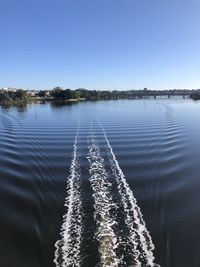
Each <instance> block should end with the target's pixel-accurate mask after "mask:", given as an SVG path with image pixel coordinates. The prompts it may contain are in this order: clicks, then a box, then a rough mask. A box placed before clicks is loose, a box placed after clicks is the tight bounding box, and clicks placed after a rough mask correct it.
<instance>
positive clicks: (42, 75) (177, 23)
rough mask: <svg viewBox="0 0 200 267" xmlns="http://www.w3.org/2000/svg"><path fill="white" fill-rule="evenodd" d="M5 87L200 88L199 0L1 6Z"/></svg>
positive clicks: (14, 1) (0, 67)
mask: <svg viewBox="0 0 200 267" xmlns="http://www.w3.org/2000/svg"><path fill="white" fill-rule="evenodd" d="M0 11H1V12H0V13H1V15H0V87H7V86H10V87H21V88H24V89H26V88H30V89H34V88H35V89H46V88H53V87H55V86H62V87H64V88H71V89H75V88H78V87H84V88H88V89H110V90H113V89H114V88H115V89H117V90H119V89H134V88H135V89H138V88H143V87H148V88H149V89H168V88H200V0H0Z"/></svg>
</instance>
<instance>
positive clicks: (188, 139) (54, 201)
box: [0, 99, 200, 267]
mask: <svg viewBox="0 0 200 267" xmlns="http://www.w3.org/2000/svg"><path fill="white" fill-rule="evenodd" d="M199 116H200V102H195V101H192V100H190V99H143V100H117V101H99V102H81V103H75V104H68V105H60V104H55V103H53V102H49V103H45V104H42V103H41V104H40V103H37V104H35V103H33V104H28V105H27V106H26V107H21V108H17V107H10V108H3V107H1V108H0V151H1V153H0V231H1V233H0V266H2V267H63V266H77V267H79V266H80V267H95V266H101V267H115V266H116V267H117V266H119V267H123V266H127V267H128V266H135V267H150V266H152V267H158V266H162V267H199V266H200V253H199V248H200V230H199V225H200V194H199V189H200V139H199V136H200V124H199Z"/></svg>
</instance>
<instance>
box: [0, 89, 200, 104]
mask: <svg viewBox="0 0 200 267" xmlns="http://www.w3.org/2000/svg"><path fill="white" fill-rule="evenodd" d="M174 96H180V97H183V98H191V99H193V100H199V99H200V90H199V89H198V90H175V89H174V90H147V88H144V90H129V91H116V90H114V91H96V90H86V89H76V90H71V89H65V90H64V89H62V88H60V87H56V88H54V89H52V90H50V91H47V90H43V91H25V90H22V89H15V90H14V89H12V90H10V91H5V90H0V105H1V106H15V105H23V104H27V103H30V102H36V101H62V102H63V103H75V102H80V101H86V100H88V101H99V100H122V99H127V100H131V99H148V98H154V99H156V98H157V97H166V98H169V99H170V98H171V97H174Z"/></svg>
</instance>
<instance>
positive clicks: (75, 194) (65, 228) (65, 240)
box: [54, 132, 82, 267]
mask: <svg viewBox="0 0 200 267" xmlns="http://www.w3.org/2000/svg"><path fill="white" fill-rule="evenodd" d="M65 207H66V213H65V215H64V222H63V225H62V227H61V239H60V240H58V241H57V242H56V244H55V246H56V251H55V259H54V262H55V264H56V266H57V267H69V266H77V267H79V266H81V255H80V246H81V236H82V212H81V196H80V171H79V163H78V132H77V135H76V137H75V142H74V150H73V158H72V161H71V166H70V175H69V177H68V180H67V197H66V199H65Z"/></svg>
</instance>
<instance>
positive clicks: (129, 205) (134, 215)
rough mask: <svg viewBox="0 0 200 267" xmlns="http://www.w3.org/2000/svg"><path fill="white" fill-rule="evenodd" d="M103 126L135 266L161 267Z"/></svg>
mask: <svg viewBox="0 0 200 267" xmlns="http://www.w3.org/2000/svg"><path fill="white" fill-rule="evenodd" d="M99 124H100V123H99ZM100 125H101V124H100ZM101 128H102V131H103V133H104V137H105V140H106V143H107V146H108V151H109V159H110V163H111V168H112V171H113V174H114V176H115V177H116V181H117V185H118V190H119V194H120V196H121V201H122V204H123V208H124V212H125V223H126V225H127V227H128V230H129V236H128V237H127V238H128V240H129V242H130V244H131V246H132V252H133V261H134V262H133V263H134V266H135V267H141V266H142V267H143V266H145V267H148V266H150V267H159V265H158V264H155V263H154V260H155V258H154V255H153V250H154V245H153V242H152V239H151V236H150V233H149V232H148V230H147V228H146V225H145V222H144V220H143V216H142V213H141V210H140V208H139V206H138V205H137V201H136V199H135V197H134V195H133V192H132V191H131V189H130V187H129V184H128V183H127V181H126V178H125V175H124V173H123V171H122V169H121V168H120V166H119V162H118V161H117V159H116V156H115V154H114V152H113V149H112V147H111V145H110V142H109V140H108V138H107V135H106V132H105V130H104V128H103V126H102V125H101Z"/></svg>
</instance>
